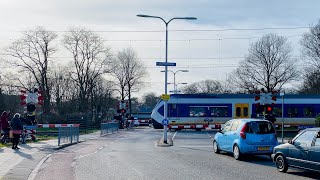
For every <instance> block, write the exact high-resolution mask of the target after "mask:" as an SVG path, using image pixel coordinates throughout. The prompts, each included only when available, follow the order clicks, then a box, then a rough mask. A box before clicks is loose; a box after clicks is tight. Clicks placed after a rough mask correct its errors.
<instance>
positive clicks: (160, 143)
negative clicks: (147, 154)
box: [157, 138, 173, 147]
mask: <svg viewBox="0 0 320 180" xmlns="http://www.w3.org/2000/svg"><path fill="white" fill-rule="evenodd" d="M157 146H160V147H170V146H173V141H172V139H171V138H168V139H167V143H164V142H163V138H161V139H159V141H158V142H157Z"/></svg>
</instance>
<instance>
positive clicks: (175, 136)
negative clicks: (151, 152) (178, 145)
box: [172, 131, 178, 140]
mask: <svg viewBox="0 0 320 180" xmlns="http://www.w3.org/2000/svg"><path fill="white" fill-rule="evenodd" d="M177 133H178V131H176V132H175V133H174V135H173V136H172V140H173V139H174V137H176V135H177Z"/></svg>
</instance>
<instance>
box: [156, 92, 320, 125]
mask: <svg viewBox="0 0 320 180" xmlns="http://www.w3.org/2000/svg"><path fill="white" fill-rule="evenodd" d="M283 102H284V104H283V106H284V125H285V127H295V128H301V129H303V128H306V127H311V126H314V125H315V117H316V116H317V115H318V114H320V94H319V95H318V94H317V95H292V94H286V95H285V96H284V98H283ZM257 108H258V107H257V106H256V101H255V95H254V94H173V95H171V96H170V100H169V101H168V120H169V126H168V127H169V129H196V130H201V129H204V128H207V127H211V128H220V126H221V124H224V123H225V122H226V121H228V120H230V119H234V118H249V117H257V116H258V113H257V111H258V109H257ZM163 110H164V102H163V101H160V102H158V104H157V105H156V106H155V108H154V109H153V111H152V114H151V118H152V123H153V126H154V128H155V129H161V128H163V125H162V124H161V122H162V120H163V119H164V114H163ZM272 114H273V116H274V117H275V118H276V121H275V124H276V125H280V124H281V122H282V97H280V96H279V95H277V100H276V101H275V104H273V106H272Z"/></svg>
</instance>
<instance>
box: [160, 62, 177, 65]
mask: <svg viewBox="0 0 320 180" xmlns="http://www.w3.org/2000/svg"><path fill="white" fill-rule="evenodd" d="M176 65H177V64H176V63H173V62H167V63H166V62H156V66H176Z"/></svg>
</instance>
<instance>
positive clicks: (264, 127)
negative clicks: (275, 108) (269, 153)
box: [246, 121, 275, 134]
mask: <svg viewBox="0 0 320 180" xmlns="http://www.w3.org/2000/svg"><path fill="white" fill-rule="evenodd" d="M246 132H247V133H253V134H271V133H274V132H275V131H274V128H273V125H272V124H271V123H270V122H265V121H253V122H249V123H247V129H246Z"/></svg>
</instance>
